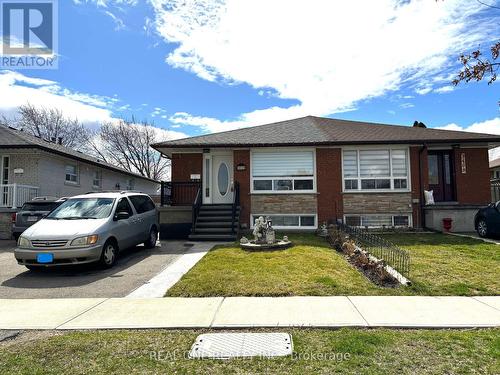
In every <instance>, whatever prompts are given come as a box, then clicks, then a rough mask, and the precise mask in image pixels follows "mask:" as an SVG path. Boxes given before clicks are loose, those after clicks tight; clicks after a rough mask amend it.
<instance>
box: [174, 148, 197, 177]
mask: <svg viewBox="0 0 500 375" xmlns="http://www.w3.org/2000/svg"><path fill="white" fill-rule="evenodd" d="M202 173H203V154H202V153H199V154H172V181H177V182H184V181H190V177H191V175H192V174H199V175H202Z"/></svg>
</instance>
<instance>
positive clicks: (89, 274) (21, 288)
mask: <svg viewBox="0 0 500 375" xmlns="http://www.w3.org/2000/svg"><path fill="white" fill-rule="evenodd" d="M14 247H15V242H14V241H3V240H2V241H0V298H93V297H96V298H97V297H102V298H109V297H125V296H126V295H128V294H129V293H131V292H132V291H133V290H135V289H137V288H139V287H140V286H142V285H143V284H144V283H146V282H147V281H149V280H150V279H151V278H153V277H154V276H155V275H157V274H158V273H159V272H161V271H162V270H163V269H164V268H165V267H167V266H168V265H170V264H171V263H172V262H174V261H175V260H177V259H178V258H179V257H180V256H181V255H182V254H183V253H185V252H186V251H187V250H188V248H187V247H185V246H184V242H183V241H162V245H161V247H159V246H157V247H156V248H154V249H150V250H147V249H144V248H143V247H142V246H137V247H135V248H133V249H129V250H125V251H124V252H122V253H121V255H120V257H119V258H118V260H117V263H116V265H115V266H114V267H113V268H112V269H109V270H102V269H99V268H98V267H97V266H95V265H81V266H72V267H57V268H48V269H43V270H41V271H35V272H33V271H29V270H28V269H26V268H25V267H24V266H20V265H18V264H17V262H16V260H15V258H14V254H13V249H14Z"/></svg>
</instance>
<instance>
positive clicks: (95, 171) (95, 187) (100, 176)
mask: <svg viewBox="0 0 500 375" xmlns="http://www.w3.org/2000/svg"><path fill="white" fill-rule="evenodd" d="M96 175H97V176H99V184H98V185H96V184H95V182H96V181H97V180H96V178H95V177H96ZM92 187H93V188H94V189H101V188H102V170H100V169H94V173H93V176H92Z"/></svg>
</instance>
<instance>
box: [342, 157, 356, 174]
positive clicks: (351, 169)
mask: <svg viewBox="0 0 500 375" xmlns="http://www.w3.org/2000/svg"><path fill="white" fill-rule="evenodd" d="M344 177H358V153H357V152H356V151H344Z"/></svg>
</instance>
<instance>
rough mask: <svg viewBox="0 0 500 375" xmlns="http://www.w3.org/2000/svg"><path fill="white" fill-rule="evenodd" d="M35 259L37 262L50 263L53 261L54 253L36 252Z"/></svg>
mask: <svg viewBox="0 0 500 375" xmlns="http://www.w3.org/2000/svg"><path fill="white" fill-rule="evenodd" d="M36 261H37V262H38V263H52V262H53V261H54V254H50V253H42V254H37V256H36Z"/></svg>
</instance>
